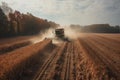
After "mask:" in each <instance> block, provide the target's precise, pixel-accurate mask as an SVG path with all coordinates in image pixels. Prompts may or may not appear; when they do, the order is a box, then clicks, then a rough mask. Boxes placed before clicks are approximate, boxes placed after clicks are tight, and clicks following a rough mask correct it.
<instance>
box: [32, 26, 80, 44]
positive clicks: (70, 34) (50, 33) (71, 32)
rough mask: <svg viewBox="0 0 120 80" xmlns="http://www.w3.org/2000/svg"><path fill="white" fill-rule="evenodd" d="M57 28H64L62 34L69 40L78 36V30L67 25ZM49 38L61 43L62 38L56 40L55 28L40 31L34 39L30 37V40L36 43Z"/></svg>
mask: <svg viewBox="0 0 120 80" xmlns="http://www.w3.org/2000/svg"><path fill="white" fill-rule="evenodd" d="M59 28H64V34H65V38H68V39H69V40H74V39H77V38H79V36H80V32H78V31H76V30H75V29H73V28H70V27H69V26H68V27H59ZM46 38H48V39H51V40H52V42H53V43H62V42H63V41H62V40H58V39H57V38H56V37H55V29H48V30H46V31H45V32H42V33H40V34H39V35H38V36H37V37H35V38H34V39H31V42H33V43H38V42H40V41H43V40H44V39H46Z"/></svg>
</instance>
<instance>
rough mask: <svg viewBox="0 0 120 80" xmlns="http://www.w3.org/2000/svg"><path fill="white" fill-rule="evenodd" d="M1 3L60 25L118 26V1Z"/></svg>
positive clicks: (119, 10) (29, 0)
mask: <svg viewBox="0 0 120 80" xmlns="http://www.w3.org/2000/svg"><path fill="white" fill-rule="evenodd" d="M22 1H23V2H22ZM1 2H6V3H8V5H9V6H10V7H11V8H12V9H14V10H19V11H20V12H22V13H26V12H30V13H32V14H33V15H35V16H38V17H41V18H45V19H48V20H52V21H55V22H57V23H60V24H62V25H65V24H66V25H69V24H80V25H88V24H94V23H95V24H99V23H109V24H111V25H120V0H0V4H1Z"/></svg>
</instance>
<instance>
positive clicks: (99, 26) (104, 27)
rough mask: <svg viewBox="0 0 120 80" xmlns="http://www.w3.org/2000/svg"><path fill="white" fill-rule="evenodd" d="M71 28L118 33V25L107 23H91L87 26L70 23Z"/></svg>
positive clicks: (119, 27) (119, 28) (81, 30)
mask: <svg viewBox="0 0 120 80" xmlns="http://www.w3.org/2000/svg"><path fill="white" fill-rule="evenodd" d="M70 27H71V28H73V29H76V30H77V31H80V32H92V33H120V26H119V25H116V26H110V25H109V24H92V25H87V26H80V25H74V24H71V25H70Z"/></svg>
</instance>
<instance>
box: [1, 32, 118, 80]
mask: <svg viewBox="0 0 120 80" xmlns="http://www.w3.org/2000/svg"><path fill="white" fill-rule="evenodd" d="M36 65H37V66H36ZM27 68H29V69H27ZM18 75H19V76H18ZM8 79H9V80H120V34H80V36H79V38H78V39H75V40H73V41H71V42H62V43H59V44H56V45H53V44H52V42H51V40H49V39H46V40H44V41H42V42H39V43H36V44H32V45H30V46H26V47H23V48H20V49H18V50H16V51H13V52H10V53H9V54H3V55H1V56H0V80H8Z"/></svg>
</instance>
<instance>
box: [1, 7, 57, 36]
mask: <svg viewBox="0 0 120 80" xmlns="http://www.w3.org/2000/svg"><path fill="white" fill-rule="evenodd" d="M58 26H59V24H56V23H55V22H52V21H48V20H46V19H42V18H38V17H35V16H33V15H32V14H31V13H27V14H23V13H20V12H19V11H14V13H9V14H8V15H5V14H4V12H3V11H2V9H1V8H0V37H9V36H18V35H33V34H38V33H40V32H41V31H45V30H46V29H48V28H55V27H58Z"/></svg>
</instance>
